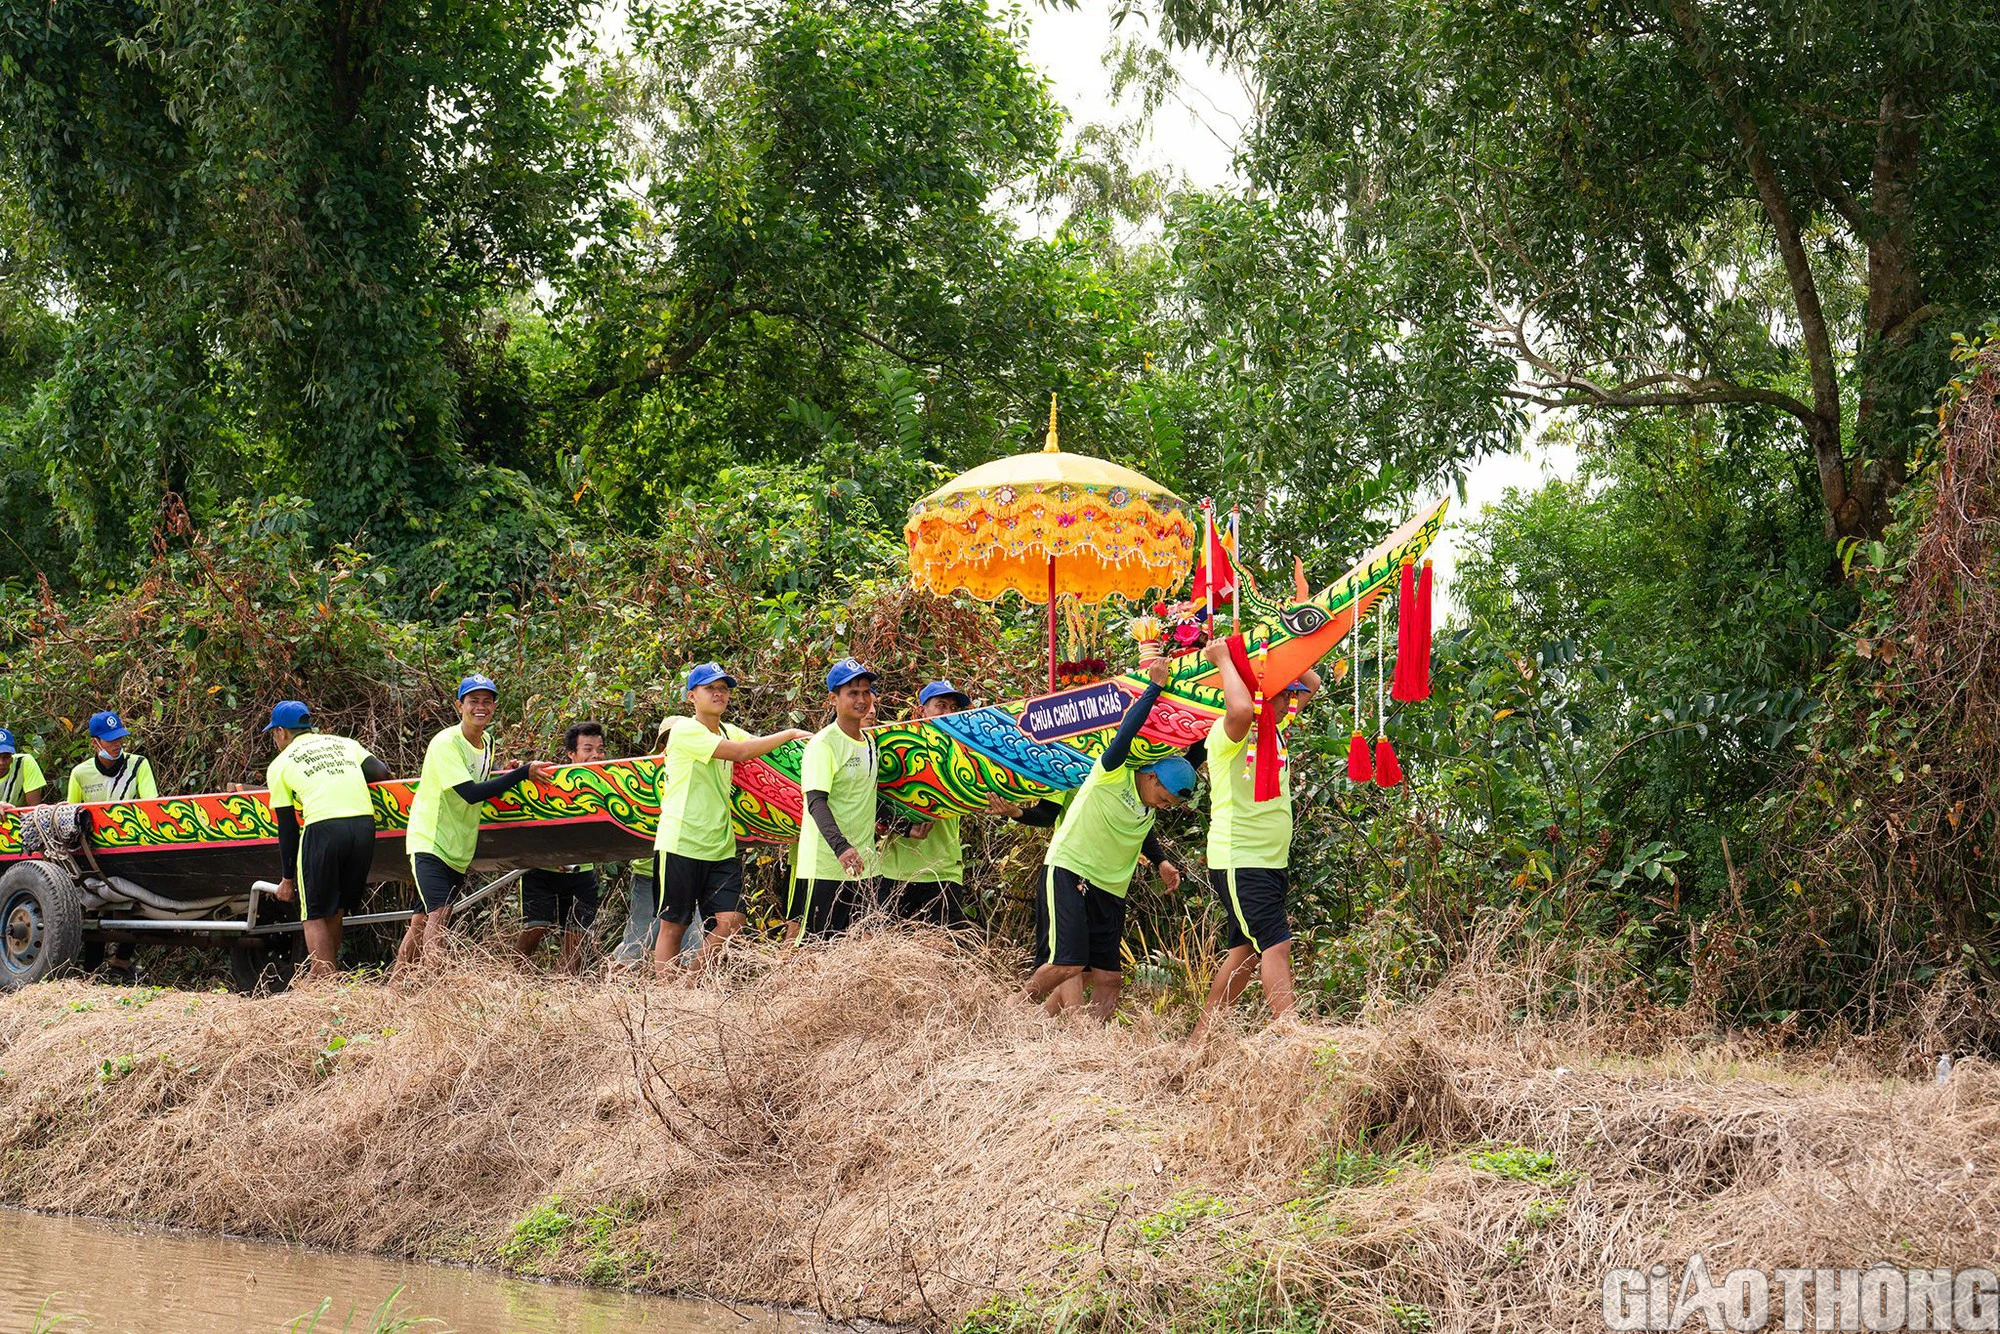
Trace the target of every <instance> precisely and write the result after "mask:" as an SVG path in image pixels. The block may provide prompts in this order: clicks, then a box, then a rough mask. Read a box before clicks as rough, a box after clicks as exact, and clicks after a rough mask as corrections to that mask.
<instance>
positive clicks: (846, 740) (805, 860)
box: [792, 722, 876, 880]
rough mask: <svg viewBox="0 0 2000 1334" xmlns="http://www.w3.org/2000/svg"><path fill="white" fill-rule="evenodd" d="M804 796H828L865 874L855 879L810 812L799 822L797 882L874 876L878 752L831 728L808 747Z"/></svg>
mask: <svg viewBox="0 0 2000 1334" xmlns="http://www.w3.org/2000/svg"><path fill="white" fill-rule="evenodd" d="M799 790H800V791H801V792H824V793H826V800H827V805H829V806H831V807H832V808H833V822H834V823H835V824H837V825H839V826H840V832H841V833H842V834H843V835H844V836H845V837H846V839H847V841H848V842H849V843H851V844H853V845H854V849H855V851H857V852H859V853H860V854H861V862H862V874H861V875H860V876H853V875H849V874H848V873H847V868H845V867H844V866H842V865H841V864H840V858H838V857H836V856H834V855H833V849H832V848H831V847H830V846H828V844H827V841H826V840H825V839H824V838H821V837H820V832H819V826H818V825H817V824H815V823H813V818H812V815H811V813H810V812H805V813H802V814H801V815H800V817H799V850H798V856H797V857H795V858H793V860H792V879H794V880H857V879H862V878H865V877H867V876H872V875H874V874H875V863H876V857H875V747H874V745H873V744H872V743H871V742H869V741H868V740H867V739H866V738H864V739H862V740H860V741H856V740H854V739H853V738H852V737H850V736H848V735H847V733H845V732H843V731H841V730H840V724H839V723H837V722H833V723H828V724H827V725H826V726H825V727H824V728H822V729H821V730H820V731H819V732H817V733H816V734H814V736H813V739H812V740H810V741H808V742H806V753H805V758H804V759H803V760H802V761H801V763H800V769H799Z"/></svg>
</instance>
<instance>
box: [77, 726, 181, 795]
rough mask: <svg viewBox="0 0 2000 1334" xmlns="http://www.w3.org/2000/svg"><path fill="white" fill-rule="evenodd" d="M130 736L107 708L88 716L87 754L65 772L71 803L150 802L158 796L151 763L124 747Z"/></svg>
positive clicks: (157, 787) (158, 789)
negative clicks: (87, 755)
mask: <svg viewBox="0 0 2000 1334" xmlns="http://www.w3.org/2000/svg"><path fill="white" fill-rule="evenodd" d="M131 735H132V733H131V732H130V731H128V730H126V727H125V721H124V719H122V718H120V717H119V716H118V715H117V714H116V713H114V712H112V711H111V710H109V709H107V710H105V711H104V712H103V713H93V714H91V715H90V748H91V755H90V757H89V758H88V759H86V760H84V761H83V762H82V763H80V764H78V765H77V766H76V768H74V769H71V770H70V771H69V800H70V801H71V802H72V803H74V802H97V801H151V800H152V799H153V798H154V797H157V796H159V795H160V787H159V784H157V783H155V782H154V781H153V765H152V762H151V761H150V760H148V759H147V758H146V757H145V756H144V755H140V754H137V753H135V752H133V751H131V750H128V749H127V748H126V745H125V741H126V739H127V738H128V737H130V736H131Z"/></svg>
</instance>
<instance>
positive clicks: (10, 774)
mask: <svg viewBox="0 0 2000 1334" xmlns="http://www.w3.org/2000/svg"><path fill="white" fill-rule="evenodd" d="M48 781H49V780H48V778H47V777H46V776H45V775H44V774H43V773H42V766H41V765H39V764H37V763H36V762H35V757H34V756H32V755H16V756H15V757H14V762H13V763H12V764H10V765H8V766H7V772H6V773H4V774H0V806H18V805H19V804H20V802H21V798H23V797H25V796H27V795H28V794H29V793H30V792H33V791H35V790H36V789H37V788H42V787H46V786H47V785H48Z"/></svg>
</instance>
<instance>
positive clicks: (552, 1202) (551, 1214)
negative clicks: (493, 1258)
mask: <svg viewBox="0 0 2000 1334" xmlns="http://www.w3.org/2000/svg"><path fill="white" fill-rule="evenodd" d="M575 1229H576V1219H575V1217H574V1216H573V1215H571V1214H570V1213H569V1212H568V1211H567V1210H565V1209H564V1208H563V1202H562V1197H561V1196H560V1195H551V1196H549V1198H548V1199H546V1200H543V1201H542V1202H541V1203H540V1204H538V1205H536V1206H535V1207H534V1208H532V1209H530V1210H528V1212H527V1213H525V1214H522V1215H521V1217H520V1218H518V1219H517V1220H515V1223H514V1229H513V1231H512V1232H511V1233H509V1234H508V1237H507V1240H506V1241H504V1242H502V1243H500V1258H501V1259H502V1260H503V1261H505V1262H506V1264H507V1266H508V1267H509V1268H510V1269H532V1270H538V1269H539V1268H540V1267H541V1266H542V1265H545V1264H547V1263H548V1262H549V1261H550V1260H553V1259H554V1258H555V1256H556V1254H557V1253H558V1252H559V1251H561V1250H562V1247H563V1243H564V1242H566V1241H568V1240H569V1234H570V1233H571V1232H572V1231H574V1230H575Z"/></svg>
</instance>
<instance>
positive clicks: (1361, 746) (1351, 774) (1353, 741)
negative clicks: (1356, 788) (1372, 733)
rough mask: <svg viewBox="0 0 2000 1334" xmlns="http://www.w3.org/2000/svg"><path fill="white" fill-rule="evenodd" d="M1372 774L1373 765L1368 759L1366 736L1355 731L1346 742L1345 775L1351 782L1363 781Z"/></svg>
mask: <svg viewBox="0 0 2000 1334" xmlns="http://www.w3.org/2000/svg"><path fill="white" fill-rule="evenodd" d="M1374 776H1375V769H1374V766H1373V765H1372V764H1371V763H1370V762H1369V759H1368V738H1367V737H1365V736H1363V735H1361V733H1359V732H1356V733H1355V734H1354V735H1353V737H1352V738H1350V739H1349V741H1348V743H1347V777H1348V779H1349V781H1351V782H1355V783H1365V782H1367V781H1368V780H1369V779H1371V778H1373V777H1374Z"/></svg>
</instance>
